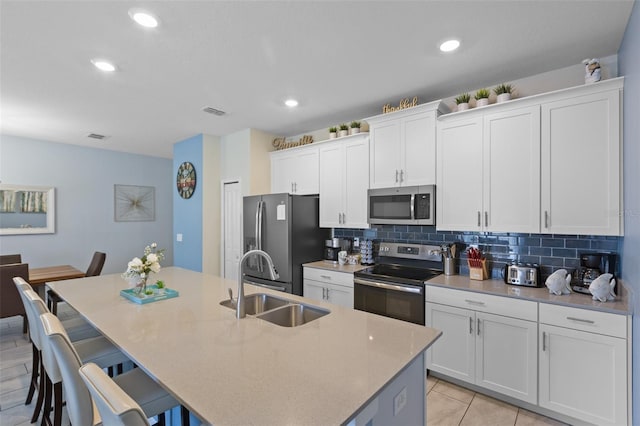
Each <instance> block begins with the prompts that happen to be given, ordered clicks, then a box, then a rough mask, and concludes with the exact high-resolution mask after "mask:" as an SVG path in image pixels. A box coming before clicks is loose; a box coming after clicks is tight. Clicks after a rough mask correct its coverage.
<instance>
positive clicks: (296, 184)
mask: <svg viewBox="0 0 640 426" xmlns="http://www.w3.org/2000/svg"><path fill="white" fill-rule="evenodd" d="M293 187H294V188H295V190H296V194H297V193H298V182H293Z"/></svg>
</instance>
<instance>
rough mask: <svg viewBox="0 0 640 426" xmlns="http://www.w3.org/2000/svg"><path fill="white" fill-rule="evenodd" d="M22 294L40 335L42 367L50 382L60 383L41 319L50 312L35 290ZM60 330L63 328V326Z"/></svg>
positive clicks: (57, 369) (59, 376)
mask: <svg viewBox="0 0 640 426" xmlns="http://www.w3.org/2000/svg"><path fill="white" fill-rule="evenodd" d="M24 295H25V296H26V299H27V301H28V303H29V305H30V307H31V310H32V311H33V312H32V314H33V316H34V317H35V320H34V321H33V322H34V323H35V324H36V328H37V329H38V334H39V335H40V344H41V345H42V346H41V348H40V350H41V351H42V363H43V364H44V369H45V370H46V371H47V375H48V376H49V378H50V379H51V383H60V380H62V375H61V373H60V369H59V368H58V362H57V361H56V358H55V355H54V354H53V351H52V350H51V345H50V344H49V343H48V341H47V338H46V334H45V332H44V328H43V325H42V319H41V316H42V314H49V313H50V312H49V309H48V308H47V305H45V303H44V300H42V298H41V297H40V296H39V295H38V293H36V292H35V291H33V290H25V291H24ZM52 315H53V314H52ZM61 327H62V325H61ZM62 330H64V327H63V328H62ZM65 333H66V332H65Z"/></svg>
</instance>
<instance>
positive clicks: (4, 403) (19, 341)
mask: <svg viewBox="0 0 640 426" xmlns="http://www.w3.org/2000/svg"><path fill="white" fill-rule="evenodd" d="M58 315H59V316H60V317H61V318H63V319H64V318H69V317H71V316H73V315H74V314H73V313H72V311H71V310H70V309H68V308H66V307H65V305H64V304H60V306H59V308H58ZM30 377H31V344H30V343H29V341H28V340H27V336H26V335H23V334H22V319H21V318H20V317H14V318H5V319H2V320H0V426H17V425H21V426H22V425H29V424H30V423H29V420H30V418H31V414H32V412H33V405H34V404H35V400H36V398H35V397H34V398H33V403H32V404H31V405H24V401H25V399H26V397H27V390H28V386H29V378H30ZM427 423H428V424H429V426H432V425H433V426H436V425H437V426H441V425H442V426H444V425H464V426H466V425H491V426H500V425H505V426H507V425H508V426H539V425H561V424H562V423H559V422H556V421H555V420H552V419H549V418H547V417H543V416H539V415H537V414H534V413H532V412H530V411H527V410H523V409H519V408H518V407H515V406H513V405H509V404H505V403H504V402H501V401H498V400H495V399H493V398H489V397H487V396H484V395H481V394H478V393H475V392H473V391H470V390H467V389H464V388H462V387H460V386H456V385H454V384H451V383H448V382H445V381H443V380H438V379H435V378H430V377H429V378H427ZM63 424H66V425H68V424H69V421H68V417H67V416H66V413H65V415H64V416H63Z"/></svg>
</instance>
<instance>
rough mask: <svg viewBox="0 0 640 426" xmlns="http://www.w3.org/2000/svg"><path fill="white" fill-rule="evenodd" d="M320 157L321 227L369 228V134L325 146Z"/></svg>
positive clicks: (323, 145)
mask: <svg viewBox="0 0 640 426" xmlns="http://www.w3.org/2000/svg"><path fill="white" fill-rule="evenodd" d="M319 155H320V192H319V193H320V226H321V227H325V228H368V227H369V224H368V223H367V189H368V188H369V164H368V161H367V159H368V158H369V139H368V137H367V134H358V135H354V136H350V137H349V139H346V140H340V141H335V142H328V143H324V144H322V145H321V146H320V148H319Z"/></svg>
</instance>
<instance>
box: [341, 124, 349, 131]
mask: <svg viewBox="0 0 640 426" xmlns="http://www.w3.org/2000/svg"><path fill="white" fill-rule="evenodd" d="M340 130H349V126H347V125H346V124H344V123H342V124H341V125H340Z"/></svg>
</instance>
